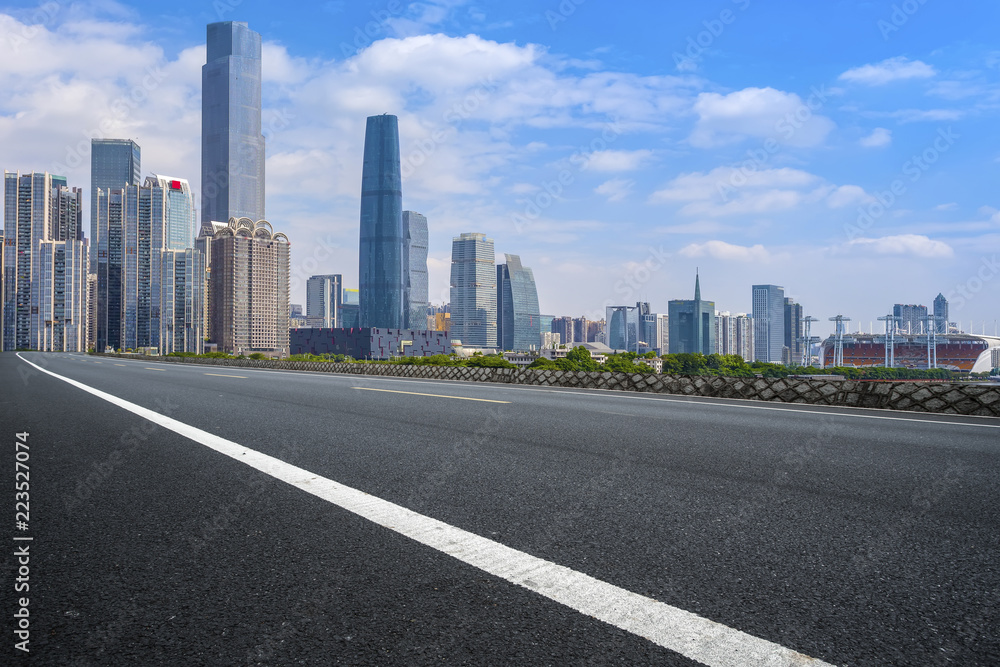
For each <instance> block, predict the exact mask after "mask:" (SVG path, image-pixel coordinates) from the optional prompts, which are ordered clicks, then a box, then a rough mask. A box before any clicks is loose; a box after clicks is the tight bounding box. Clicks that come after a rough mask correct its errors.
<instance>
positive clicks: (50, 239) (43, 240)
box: [2, 171, 89, 351]
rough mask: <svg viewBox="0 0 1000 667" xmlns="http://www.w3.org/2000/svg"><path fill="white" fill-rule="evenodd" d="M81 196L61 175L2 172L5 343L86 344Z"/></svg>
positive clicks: (55, 347) (75, 347)
mask: <svg viewBox="0 0 1000 667" xmlns="http://www.w3.org/2000/svg"><path fill="white" fill-rule="evenodd" d="M80 201H81V197H80V192H79V189H78V188H73V189H70V188H68V187H67V186H66V179H65V178H64V177H62V176H53V175H51V174H47V173H30V174H19V173H17V172H6V171H5V172H4V245H3V253H4V259H3V272H4V280H3V294H2V297H3V321H2V326H3V335H2V338H3V346H4V349H5V350H14V349H33V350H45V351H80V350H83V349H85V348H84V346H85V345H86V330H87V326H86V323H87V313H86V305H87V289H86V288H87V268H88V261H89V260H88V256H87V255H88V252H87V251H88V248H87V242H86V240H84V239H83V238H82V230H80V229H79V226H80V221H81V216H80ZM63 236H65V237H67V238H61V237H63Z"/></svg>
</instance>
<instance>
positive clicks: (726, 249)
mask: <svg viewBox="0 0 1000 667" xmlns="http://www.w3.org/2000/svg"><path fill="white" fill-rule="evenodd" d="M680 254H681V255H683V256H684V257H711V258H712V259H719V260H723V261H731V262H768V261H770V260H771V253H770V252H768V250H767V249H766V248H765V247H764V246H762V245H760V244H757V245H754V246H750V247H747V246H741V245H733V244H732V243H726V242H725V241H706V242H705V243H692V244H691V245H688V246H685V247H684V248H682V249H681V251H680Z"/></svg>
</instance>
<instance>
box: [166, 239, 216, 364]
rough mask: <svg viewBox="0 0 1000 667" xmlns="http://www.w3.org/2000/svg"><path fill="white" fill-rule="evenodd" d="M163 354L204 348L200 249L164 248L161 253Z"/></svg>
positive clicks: (202, 260) (202, 280) (194, 351)
mask: <svg viewBox="0 0 1000 667" xmlns="http://www.w3.org/2000/svg"><path fill="white" fill-rule="evenodd" d="M160 272H161V273H160V284H161V286H162V288H161V294H160V318H159V322H160V335H159V352H160V354H170V353H172V352H193V353H194V354H201V353H202V352H204V350H205V329H204V317H203V308H204V304H203V302H204V299H205V278H204V277H205V256H204V255H203V254H202V253H201V251H200V250H196V249H194V248H187V249H185V250H164V251H162V252H161V255H160Z"/></svg>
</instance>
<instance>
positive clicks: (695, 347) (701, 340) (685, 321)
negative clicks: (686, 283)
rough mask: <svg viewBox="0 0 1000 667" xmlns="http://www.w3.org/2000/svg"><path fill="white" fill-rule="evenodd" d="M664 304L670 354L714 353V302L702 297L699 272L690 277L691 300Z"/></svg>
mask: <svg viewBox="0 0 1000 667" xmlns="http://www.w3.org/2000/svg"><path fill="white" fill-rule="evenodd" d="M667 308H668V310H667V321H668V322H669V325H668V326H669V327H670V336H669V340H670V343H669V350H670V354H683V353H687V354H694V353H698V352H700V353H701V354H705V355H708V354H714V353H715V351H716V350H715V302H714V301H702V299H701V278H700V277H699V276H697V275H696V276H695V279H694V300H693V301H682V300H675V301H670V302H669V303H668V304H667ZM782 335H784V332H782Z"/></svg>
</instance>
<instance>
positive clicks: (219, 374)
mask: <svg viewBox="0 0 1000 667" xmlns="http://www.w3.org/2000/svg"><path fill="white" fill-rule="evenodd" d="M205 375H214V376H215V377H217V378H240V379H241V380H247V379H249V378H247V376H246V375H223V374H222V373H205Z"/></svg>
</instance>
